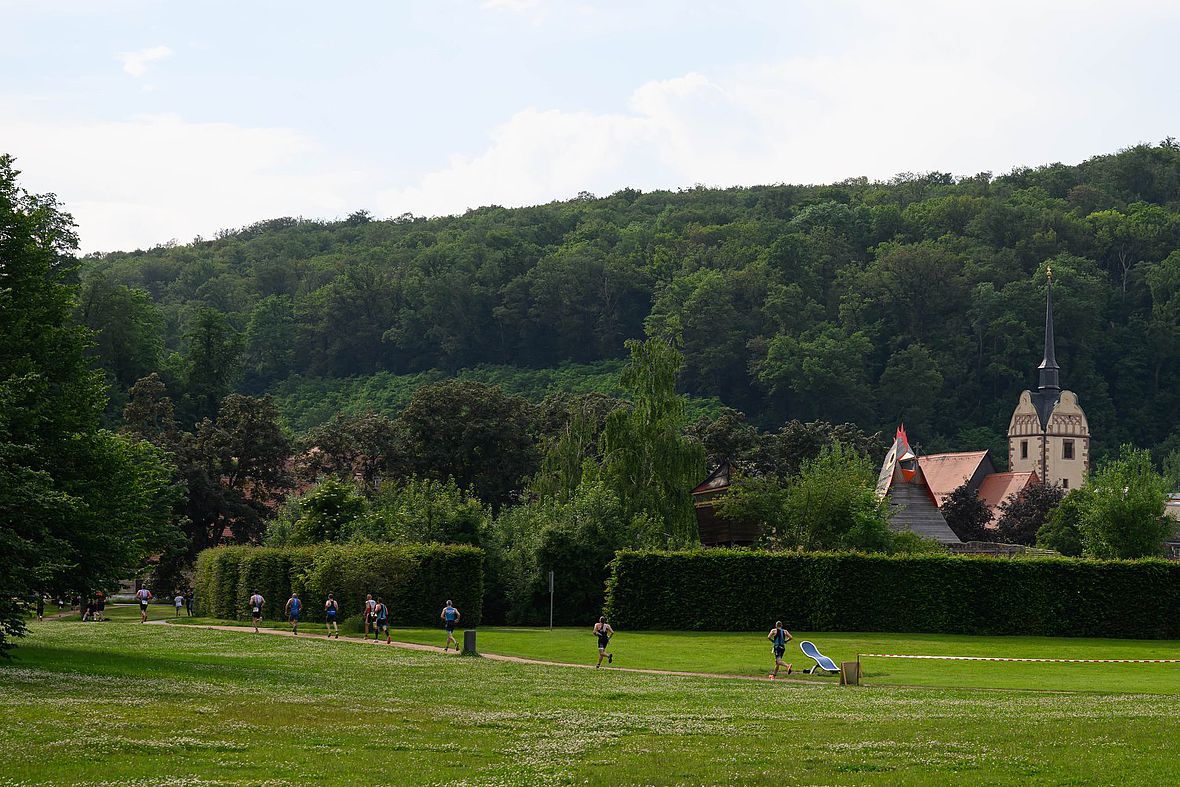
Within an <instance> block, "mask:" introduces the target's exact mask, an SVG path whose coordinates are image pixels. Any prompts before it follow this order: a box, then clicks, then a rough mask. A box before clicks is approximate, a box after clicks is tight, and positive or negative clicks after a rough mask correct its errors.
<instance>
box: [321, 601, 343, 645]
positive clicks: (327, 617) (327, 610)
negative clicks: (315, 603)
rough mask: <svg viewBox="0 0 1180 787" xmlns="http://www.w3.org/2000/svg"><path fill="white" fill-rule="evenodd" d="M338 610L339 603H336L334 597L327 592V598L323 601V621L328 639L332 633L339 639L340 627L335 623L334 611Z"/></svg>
mask: <svg viewBox="0 0 1180 787" xmlns="http://www.w3.org/2000/svg"><path fill="white" fill-rule="evenodd" d="M339 611H340V605H339V604H337V603H336V597H335V596H333V595H332V594H331V593H329V594H328V600H327V601H325V602H324V621H325V624H326V625H327V627H328V639H331V638H332V634H333V633H335V635H336V639H340V627H339V626H337V625H336V613H337V612H339Z"/></svg>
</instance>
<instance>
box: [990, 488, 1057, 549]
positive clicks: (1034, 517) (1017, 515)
mask: <svg viewBox="0 0 1180 787" xmlns="http://www.w3.org/2000/svg"><path fill="white" fill-rule="evenodd" d="M1063 495H1064V492H1063V491H1062V489H1061V487H1059V486H1049V485H1048V484H1029V485H1028V486H1026V487H1025V488H1024V489H1021V490H1020V491H1019V492H1017V493H1016V494H1015V495H1013V496H1012V497H1009V498H1008V499H1007V500H1005V501H1004V502H1002V503H1000V519H999V521H998V522H997V523H996V529H997V530H999V533H1000V538H1001V539H1002V540H1003V541H1004V542H1005V543H1008V544H1025V545H1027V546H1032V545H1033V544H1035V543H1036V542H1037V533H1038V532H1039V531H1040V529H1041V528H1042V527H1044V526H1045V523H1046V522H1048V521H1049V519H1050V518H1051V517H1052V516H1053V510H1054V509H1055V508H1057V506H1058V505H1060V504H1061V498H1062V496H1063Z"/></svg>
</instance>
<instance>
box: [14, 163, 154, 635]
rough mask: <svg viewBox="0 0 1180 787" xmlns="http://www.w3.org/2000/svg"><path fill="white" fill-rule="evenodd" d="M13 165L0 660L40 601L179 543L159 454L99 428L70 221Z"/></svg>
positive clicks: (103, 579) (109, 580) (99, 387)
mask: <svg viewBox="0 0 1180 787" xmlns="http://www.w3.org/2000/svg"><path fill="white" fill-rule="evenodd" d="M12 164H13V160H12V158H11V157H9V156H0V337H3V339H2V340H0V555H3V557H2V558H0V653H4V652H6V651H7V649H8V648H10V647H11V644H12V638H13V637H14V636H20V635H21V634H23V632H24V613H25V611H26V609H27V607H28V604H29V603H30V602H31V600H32V598H33V597H34V596H35V595H37V594H65V593H67V592H70V591H82V592H89V591H91V590H94V589H98V588H108V589H109V588H110V587H111V586H113V585H114V584H115V583H116V582H117V581H118V580H119V579H121V578H124V577H127V576H131V575H132V574H133V573H134V571H135V570H136V568H137V567H138V565H139V563H140V562H141V561H142V560H143V559H144V558H145V557H147V555H148V554H150V553H151V552H152V551H154V550H156V549H159V548H161V547H163V546H164V543H165V542H166V541H168V540H170V539H171V538H172V537H173V536H174V535H175V530H174V528H173V527H172V524H171V519H170V516H169V509H170V506H171V498H170V495H171V493H172V492H171V486H170V484H169V481H170V478H169V471H168V462H167V459H166V457H165V456H163V455H162V454H161V453H160V452H158V451H156V450H155V449H154V448H152V446H150V445H148V444H146V443H144V442H141V441H137V440H134V439H131V438H127V437H124V436H119V435H114V434H111V433H110V432H106V431H102V430H100V429H99V428H98V419H99V415H100V414H101V412H102V410H103V408H104V407H105V406H106V398H105V396H104V392H103V388H104V385H103V380H102V374H101V373H100V372H98V371H97V370H95V369H92V368H91V366H90V360H89V358H88V357H87V348H88V345H89V331H88V330H86V329H85V328H83V327H81V326H76V325H74V324H73V323H72V322H71V313H72V312H73V310H74V307H75V302H74V295H75V291H74V288H73V287H72V286H70V285H69V284H67V282H68V281H69V280H70V278H71V276H72V274H73V273H74V268H73V264H72V261H71V260H70V259H69V258H68V257H67V256H66V255H67V254H68V253H69V252H70V251H71V250H73V249H74V248H75V246H76V245H77V238H76V236H75V235H74V231H73V226H74V225H73V222H72V220H71V219H70V217H69V216H68V215H67V214H65V213H63V212H62V211H61V210H60V208H59V206H58V204H57V202H56V200H55V199H54V198H53V197H52V196H39V195H33V194H29V193H27V192H26V191H24V190H23V189H22V188H21V187H20V186H19V185H18V183H17V175H18V173H17V171H16V170H15V169H13V166H12Z"/></svg>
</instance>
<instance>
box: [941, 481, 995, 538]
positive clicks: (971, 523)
mask: <svg viewBox="0 0 1180 787" xmlns="http://www.w3.org/2000/svg"><path fill="white" fill-rule="evenodd" d="M940 508H941V510H942V516H943V518H944V519H946V523H947V525H948V526H949V527H950V529H951V530H953V531H954V532H955V535H956V536H958V537H959V540H960V541H994V540H995V533H994V532H993V531H990V530H987V529H986V528H985V527H984V525H986V524H987V523H988V522H991V519H992V512H991V509H990V508H988V507H987V504H986V503H984V502H983V500H982V499H980V497H979V495H978V494H976V493H975V490H974V489H972V488H971V487H970V486H968V485H967V484H963V485H961V486H959V487H958V488H956V489H954V490H953V491H952V492H951V493H950V494H949V495H947V496H946V499H945V500H944V501H943V502H942V506H941V507H940Z"/></svg>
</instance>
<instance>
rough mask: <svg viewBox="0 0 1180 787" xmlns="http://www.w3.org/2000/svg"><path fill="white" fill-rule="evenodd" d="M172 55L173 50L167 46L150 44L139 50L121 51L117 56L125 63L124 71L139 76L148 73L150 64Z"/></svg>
mask: <svg viewBox="0 0 1180 787" xmlns="http://www.w3.org/2000/svg"><path fill="white" fill-rule="evenodd" d="M171 55H172V50H171V49H169V48H168V47H166V46H163V45H160V46H150V47H148V48H147V49H140V50H139V51H137V52H120V53H119V54H118V55H116V56H115V57H116V58H117V59H118V60H119V61H120V62H122V63H123V71H124V72H125V73H127V74H130V75H131V76H133V77H136V78H139V77H141V76H143V75H144V74H146V73H147V70H148V64H149V63H154V62H155V61H157V60H163V59H164V58H166V57H169V56H171Z"/></svg>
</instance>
